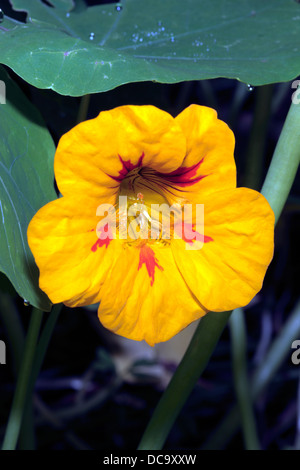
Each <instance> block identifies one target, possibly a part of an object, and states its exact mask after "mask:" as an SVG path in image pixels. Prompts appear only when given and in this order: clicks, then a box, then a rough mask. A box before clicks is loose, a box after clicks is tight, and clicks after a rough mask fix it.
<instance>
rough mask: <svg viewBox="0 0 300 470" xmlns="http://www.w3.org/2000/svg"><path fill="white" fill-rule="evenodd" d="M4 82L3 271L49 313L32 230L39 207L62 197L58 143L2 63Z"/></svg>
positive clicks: (0, 169) (0, 115) (0, 160)
mask: <svg viewBox="0 0 300 470" xmlns="http://www.w3.org/2000/svg"><path fill="white" fill-rule="evenodd" d="M0 80H2V91H3V88H4V85H3V83H4V84H5V85H6V104H0V218H1V225H0V270H1V271H2V272H4V273H5V274H6V276H7V277H8V278H9V279H10V281H11V283H12V284H13V286H14V287H15V289H16V291H17V292H18V294H19V295H21V296H22V297H23V298H24V299H26V300H27V301H28V302H29V303H30V304H32V305H34V306H36V307H38V308H40V309H41V310H46V311H48V310H50V308H51V303H50V301H49V299H48V298H47V296H46V295H45V294H44V293H43V292H42V291H41V290H40V289H39V287H38V269H37V267H36V265H35V262H34V259H33V256H32V254H31V251H30V249H29V247H28V243H27V235H26V233H27V227H28V223H29V221H30V220H31V219H32V217H33V215H34V214H35V213H36V212H37V210H38V209H39V208H40V207H41V206H43V205H44V204H46V203H47V202H49V201H50V200H53V199H55V198H56V193H55V190H54V174H53V157H54V152H55V147H54V143H53V141H52V138H51V136H50V134H49V132H48V130H47V129H46V127H45V125H44V124H43V122H42V119H41V117H40V115H39V113H38V111H37V110H36V109H35V108H34V106H33V105H32V104H31V103H30V102H29V101H28V100H27V98H26V97H25V95H24V94H23V93H22V91H21V90H20V89H19V88H18V87H17V86H16V84H15V83H14V82H13V81H12V80H11V79H10V77H9V76H8V74H7V73H6V72H5V70H4V69H3V68H2V67H0ZM0 83H1V82H0ZM3 96H4V93H2V100H1V101H2V103H3V101H4V99H3Z"/></svg>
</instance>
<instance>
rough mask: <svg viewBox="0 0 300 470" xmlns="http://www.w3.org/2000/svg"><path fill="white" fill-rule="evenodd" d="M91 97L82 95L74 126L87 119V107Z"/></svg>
mask: <svg viewBox="0 0 300 470" xmlns="http://www.w3.org/2000/svg"><path fill="white" fill-rule="evenodd" d="M90 100H91V95H83V97H82V98H81V100H80V104H79V110H78V115H77V119H76V124H79V123H80V122H82V121H85V120H86V118H87V114H88V110H89V105H90Z"/></svg>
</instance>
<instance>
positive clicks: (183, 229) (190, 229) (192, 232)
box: [174, 221, 214, 245]
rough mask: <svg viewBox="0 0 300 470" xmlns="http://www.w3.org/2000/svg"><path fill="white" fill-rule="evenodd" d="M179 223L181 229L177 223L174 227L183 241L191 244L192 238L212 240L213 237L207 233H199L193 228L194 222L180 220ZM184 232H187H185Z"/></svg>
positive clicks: (199, 240)
mask: <svg viewBox="0 0 300 470" xmlns="http://www.w3.org/2000/svg"><path fill="white" fill-rule="evenodd" d="M181 224H182V225H181V230H179V227H178V224H175V226H174V228H175V231H176V232H177V234H180V236H181V238H182V240H183V241H184V242H186V243H189V244H190V245H192V244H193V241H194V240H195V241H197V242H202V243H209V242H213V241H214V240H213V238H211V237H209V236H208V235H203V234H202V233H199V232H197V231H196V230H194V227H195V224H191V223H187V222H184V221H182V222H181ZM185 232H188V233H187V234H186V233H185ZM190 235H191V237H190Z"/></svg>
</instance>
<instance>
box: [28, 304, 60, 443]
mask: <svg viewBox="0 0 300 470" xmlns="http://www.w3.org/2000/svg"><path fill="white" fill-rule="evenodd" d="M61 309H62V304H57V305H55V306H54V307H53V308H52V310H51V312H50V314H49V316H48V319H47V321H46V324H45V326H44V327H43V330H42V333H41V335H40V338H39V342H38V345H37V348H36V353H35V358H34V362H33V365H32V372H31V377H30V380H29V383H28V387H27V399H26V405H25V411H24V417H23V422H22V427H21V435H20V442H19V448H20V449H23V450H32V449H33V448H34V427H33V410H32V402H31V400H30V397H31V396H32V393H33V390H34V385H35V382H36V379H37V377H38V375H39V372H40V369H41V367H42V363H43V360H44V357H45V354H46V351H47V348H48V345H49V341H50V339H51V336H52V333H53V330H54V327H55V325H56V322H57V319H58V316H59V314H60V312H61ZM30 424H31V426H30Z"/></svg>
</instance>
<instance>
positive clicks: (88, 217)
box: [27, 197, 118, 307]
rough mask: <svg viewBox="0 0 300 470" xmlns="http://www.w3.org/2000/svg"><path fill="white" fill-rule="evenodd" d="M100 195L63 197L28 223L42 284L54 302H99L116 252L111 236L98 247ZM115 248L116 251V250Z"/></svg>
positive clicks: (76, 304)
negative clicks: (99, 296) (95, 197)
mask: <svg viewBox="0 0 300 470" xmlns="http://www.w3.org/2000/svg"><path fill="white" fill-rule="evenodd" d="M98 204H99V200H98V199H91V198H88V197H85V198H83V197H80V198H78V197H74V198H67V197H62V198H60V199H57V200H56V201H53V202H50V203H49V204H47V205H46V206H44V207H42V208H41V209H40V210H39V211H38V212H37V214H36V215H35V216H34V218H33V219H32V220H31V222H30V224H29V227H28V232H27V236H28V243H29V246H30V249H31V251H32V253H33V255H34V258H35V261H36V263H37V266H38V268H39V270H40V280H39V283H40V288H41V289H42V290H43V291H44V292H46V294H47V295H48V297H49V298H50V300H51V301H52V302H53V303H59V302H64V303H66V304H67V305H69V306H72V307H74V306H78V305H88V304H91V303H95V302H97V301H98V300H99V299H98V294H99V290H100V286H101V283H102V282H103V277H104V276H105V273H106V271H107V270H108V269H109V267H110V263H111V257H112V256H115V255H116V252H117V249H118V244H116V243H115V240H112V241H111V243H110V244H109V246H106V245H105V244H104V245H103V246H102V247H99V248H97V249H96V250H95V249H94V250H93V249H92V248H93V246H95V243H96V242H97V240H98V237H97V231H96V228H97V223H98V222H99V217H97V216H96V210H97V206H98ZM115 250H116V251H115Z"/></svg>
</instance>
